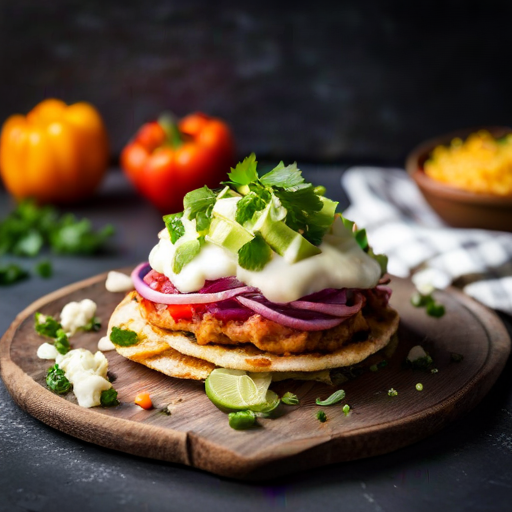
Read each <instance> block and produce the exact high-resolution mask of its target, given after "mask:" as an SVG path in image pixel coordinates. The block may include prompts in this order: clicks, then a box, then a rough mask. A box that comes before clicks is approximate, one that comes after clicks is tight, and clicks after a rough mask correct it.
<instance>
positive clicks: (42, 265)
mask: <svg viewBox="0 0 512 512" xmlns="http://www.w3.org/2000/svg"><path fill="white" fill-rule="evenodd" d="M34 270H35V271H36V274H38V275H39V276H41V277H43V278H45V279H47V278H48V277H51V276H52V274H53V267H52V263H51V261H50V260H42V261H40V262H39V263H38V264H37V265H36V266H35V267H34Z"/></svg>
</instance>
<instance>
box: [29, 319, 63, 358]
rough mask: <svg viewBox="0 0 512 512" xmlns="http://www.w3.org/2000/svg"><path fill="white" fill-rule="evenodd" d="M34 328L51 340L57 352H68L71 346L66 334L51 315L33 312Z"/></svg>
mask: <svg viewBox="0 0 512 512" xmlns="http://www.w3.org/2000/svg"><path fill="white" fill-rule="evenodd" d="M35 329H36V332H37V333H38V334H39V335H41V336H45V337H46V338H51V339H52V340H53V344H54V345H55V348H56V349H57V352H59V354H62V355H64V354H67V353H68V352H69V349H70V348H71V346H70V344H69V339H68V335H67V334H66V331H64V329H63V328H62V325H61V324H60V323H59V322H57V320H55V318H53V316H50V315H43V314H42V313H39V312H37V313H36V314H35Z"/></svg>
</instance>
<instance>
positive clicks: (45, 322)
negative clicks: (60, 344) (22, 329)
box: [35, 312, 62, 338]
mask: <svg viewBox="0 0 512 512" xmlns="http://www.w3.org/2000/svg"><path fill="white" fill-rule="evenodd" d="M35 329H36V332H37V334H40V335H41V336H46V337H47V338H56V337H57V331H58V330H59V329H62V325H61V324H60V323H59V322H57V320H55V318H53V316H50V315H43V314H42V313H39V312H37V313H36V314H35Z"/></svg>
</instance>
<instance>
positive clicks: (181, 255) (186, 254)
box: [172, 238, 204, 274]
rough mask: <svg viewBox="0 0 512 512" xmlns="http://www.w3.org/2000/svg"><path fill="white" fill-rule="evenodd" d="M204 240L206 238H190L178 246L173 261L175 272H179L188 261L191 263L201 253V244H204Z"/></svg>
mask: <svg viewBox="0 0 512 512" xmlns="http://www.w3.org/2000/svg"><path fill="white" fill-rule="evenodd" d="M203 240H204V239H201V238H197V239H196V240H189V241H188V242H184V243H182V244H181V245H179V246H178V247H177V248H176V252H175V253H174V260H173V262H172V271H173V272H174V273H175V274H179V273H180V272H181V270H182V269H183V267H184V266H185V265H186V264H187V263H190V262H191V261H192V260H193V259H194V258H195V257H196V256H197V255H198V254H199V251H200V250H201V246H202V245H203Z"/></svg>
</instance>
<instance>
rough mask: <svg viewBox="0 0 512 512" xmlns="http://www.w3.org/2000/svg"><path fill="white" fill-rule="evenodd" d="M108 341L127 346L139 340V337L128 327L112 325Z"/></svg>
mask: <svg viewBox="0 0 512 512" xmlns="http://www.w3.org/2000/svg"><path fill="white" fill-rule="evenodd" d="M110 341H111V342H112V343H115V344H116V345H120V346H121V347H129V346H131V345H135V344H136V343H138V342H139V337H138V335H137V333H136V332H134V331H130V329H122V328H120V327H112V332H111V333H110Z"/></svg>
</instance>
